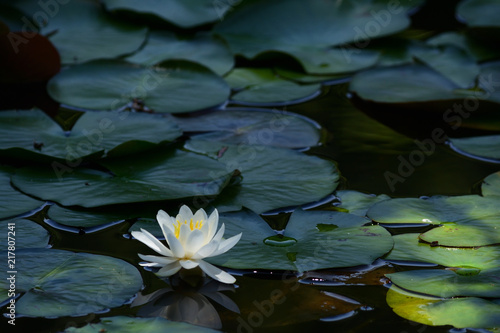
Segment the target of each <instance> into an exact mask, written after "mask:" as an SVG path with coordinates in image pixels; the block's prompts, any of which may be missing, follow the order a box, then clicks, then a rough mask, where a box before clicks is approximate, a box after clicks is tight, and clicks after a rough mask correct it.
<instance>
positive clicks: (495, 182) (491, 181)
mask: <svg viewBox="0 0 500 333" xmlns="http://www.w3.org/2000/svg"><path fill="white" fill-rule="evenodd" d="M481 193H482V194H483V195H484V196H492V195H494V196H498V195H500V171H499V172H495V173H493V174H491V175H489V176H488V177H486V178H485V179H484V181H483V184H482V185H481Z"/></svg>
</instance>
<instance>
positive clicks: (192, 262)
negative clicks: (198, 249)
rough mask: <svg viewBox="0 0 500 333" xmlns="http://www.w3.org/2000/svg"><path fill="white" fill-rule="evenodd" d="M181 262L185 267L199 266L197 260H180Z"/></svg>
mask: <svg viewBox="0 0 500 333" xmlns="http://www.w3.org/2000/svg"><path fill="white" fill-rule="evenodd" d="M179 263H180V264H181V266H182V267H184V268H185V269H192V268H195V267H198V262H197V261H195V260H179Z"/></svg>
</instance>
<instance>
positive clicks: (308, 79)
mask: <svg viewBox="0 0 500 333" xmlns="http://www.w3.org/2000/svg"><path fill="white" fill-rule="evenodd" d="M274 72H275V73H276V74H278V75H279V76H280V77H282V78H284V79H287V80H290V81H294V82H298V83H326V84H328V83H330V82H345V81H347V80H349V78H350V77H349V75H348V74H330V75H312V74H306V73H301V72H297V71H294V70H290V69H285V68H274Z"/></svg>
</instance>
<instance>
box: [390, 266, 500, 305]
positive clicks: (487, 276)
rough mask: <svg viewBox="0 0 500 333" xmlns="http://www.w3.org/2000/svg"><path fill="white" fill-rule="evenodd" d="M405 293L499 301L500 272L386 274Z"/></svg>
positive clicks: (431, 271)
mask: <svg viewBox="0 0 500 333" xmlns="http://www.w3.org/2000/svg"><path fill="white" fill-rule="evenodd" d="M387 277H388V278H389V279H391V281H392V282H393V283H394V284H396V285H397V286H398V287H401V288H403V289H405V290H410V291H412V292H417V293H422V294H426V295H432V296H438V297H446V298H449V297H455V296H475V297H500V269H499V268H495V269H487V270H482V271H480V272H479V273H478V274H475V275H470V276H469V275H461V274H459V273H458V271H457V272H454V271H452V270H443V269H422V270H411V271H405V272H398V273H392V274H387Z"/></svg>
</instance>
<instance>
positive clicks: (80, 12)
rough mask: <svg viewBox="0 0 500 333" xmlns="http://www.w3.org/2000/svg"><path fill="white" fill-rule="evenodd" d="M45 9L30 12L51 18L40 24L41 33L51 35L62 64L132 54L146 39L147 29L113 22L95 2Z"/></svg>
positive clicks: (77, 0)
mask: <svg viewBox="0 0 500 333" xmlns="http://www.w3.org/2000/svg"><path fill="white" fill-rule="evenodd" d="M45 6H46V7H41V5H38V7H35V8H33V10H32V11H29V13H34V14H35V15H33V17H35V16H36V17H43V16H42V15H36V14H38V13H43V14H45V12H44V9H45V10H46V11H48V12H47V13H48V14H49V15H50V18H49V19H48V20H47V21H46V22H43V23H42V22H39V23H42V30H41V32H42V33H43V34H50V40H51V42H52V43H54V45H55V46H56V48H57V50H58V51H59V53H60V54H61V61H62V63H66V64H73V63H83V62H86V61H90V60H94V59H111V58H116V57H118V56H122V55H125V54H129V53H132V52H134V51H135V50H137V49H138V48H139V47H140V46H141V44H142V43H143V42H144V40H145V39H146V35H147V32H148V29H147V28H146V27H144V26H140V25H136V24H133V23H131V22H130V21H119V20H116V19H113V18H112V17H110V16H109V15H107V14H106V12H105V11H103V10H102V8H101V5H100V4H99V3H98V2H95V1H88V0H72V1H71V2H67V3H66V2H65V3H64V4H63V3H62V2H61V4H58V3H52V4H50V5H49V4H46V5H45ZM42 8H43V9H42ZM46 17H48V15H46Z"/></svg>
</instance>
